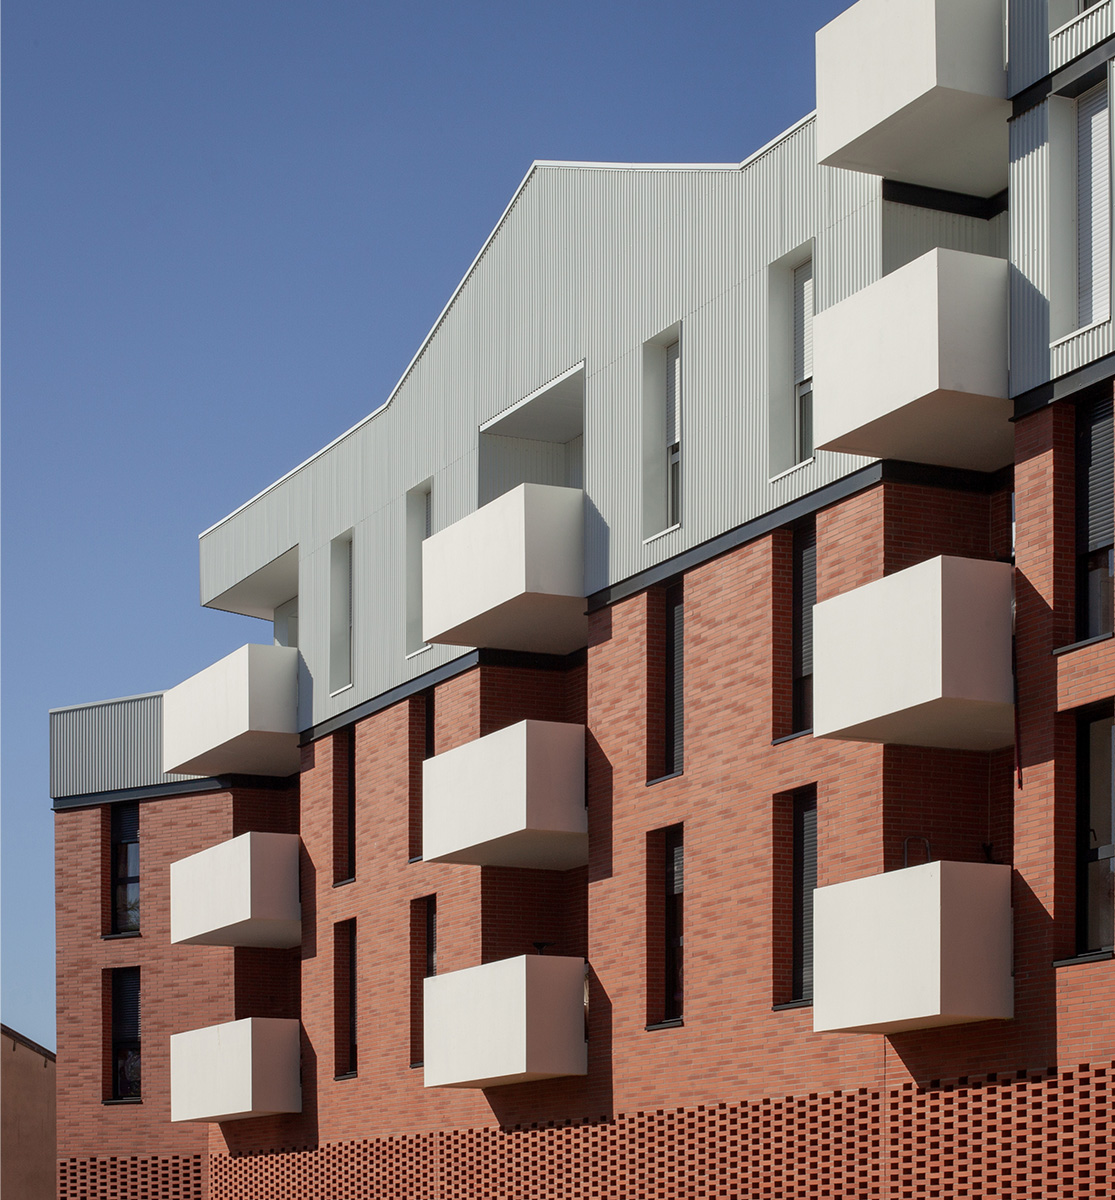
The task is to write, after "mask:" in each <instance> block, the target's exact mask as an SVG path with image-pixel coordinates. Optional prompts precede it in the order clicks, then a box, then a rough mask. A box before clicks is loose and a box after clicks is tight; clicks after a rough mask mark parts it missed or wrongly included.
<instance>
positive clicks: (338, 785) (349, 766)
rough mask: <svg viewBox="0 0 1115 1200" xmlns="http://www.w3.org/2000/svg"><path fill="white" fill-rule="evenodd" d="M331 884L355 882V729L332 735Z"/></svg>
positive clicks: (350, 728) (353, 727) (353, 726)
mask: <svg viewBox="0 0 1115 1200" xmlns="http://www.w3.org/2000/svg"><path fill="white" fill-rule="evenodd" d="M333 754H334V762H333V882H334V883H348V882H349V881H350V880H352V879H355V878H356V726H355V725H351V726H349V728H347V729H341V730H338V732H337V733H335V734H334V735H333Z"/></svg>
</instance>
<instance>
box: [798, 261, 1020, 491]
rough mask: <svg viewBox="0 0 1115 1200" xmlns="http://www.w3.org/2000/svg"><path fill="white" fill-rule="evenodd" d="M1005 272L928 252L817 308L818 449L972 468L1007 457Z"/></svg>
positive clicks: (1010, 441)
mask: <svg viewBox="0 0 1115 1200" xmlns="http://www.w3.org/2000/svg"><path fill="white" fill-rule="evenodd" d="M1007 271H1008V266H1007V263H1006V261H1005V260H1004V259H999V258H989V257H987V256H986V255H982V254H965V253H962V252H961V251H958V250H931V251H930V252H929V253H928V254H924V255H922V256H921V258H917V259H915V260H914V261H913V262H911V263H907V264H906V265H905V266H904V267H901V268H899V270H897V271H895V272H893V273H892V274H890V275H886V276H884V277H883V278H882V279H880V280H879V281H878V282H877V283H873V284H872V285H871V286H870V287H867V288H864V289H863V290H862V291H860V292H856V293H855V294H854V295H852V296H849V297H848V298H847V299H846V300H843V301H841V302H840V303H839V304H836V305H833V307H832V308H829V309H826V310H825V311H824V312H821V313H818V314H817V316H816V317H815V318H814V321H813V388H814V391H813V424H814V432H815V440H816V443H817V445H818V446H819V447H820V448H821V449H822V450H841V451H844V452H846V453H848V454H867V455H870V456H871V457H873V458H901V459H907V460H909V461H910V462H921V463H934V464H937V465H939V466H947V467H967V468H970V469H972V470H976V471H993V470H996V469H997V468H999V467H1002V466H1005V465H1006V464H1007V463H1009V462H1011V461H1012V460H1013V456H1014V426H1013V425H1011V423H1010V418H1011V415H1012V413H1013V409H1012V407H1011V403H1010V401H1009V400H1008V399H1007V390H1008V389H1007Z"/></svg>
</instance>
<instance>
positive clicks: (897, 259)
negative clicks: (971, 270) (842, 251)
mask: <svg viewBox="0 0 1115 1200" xmlns="http://www.w3.org/2000/svg"><path fill="white" fill-rule="evenodd" d="M995 220H996V221H999V218H996V219H995ZM999 232H1000V226H999V225H997V224H994V223H993V222H992V221H982V220H980V218H979V217H963V216H960V215H959V214H957V213H947V212H938V211H937V210H936V209H930V208H915V207H914V206H913V205H910V204H892V203H890V202H889V201H885V202H884V203H883V274H884V275H889V274H890V273H891V272H892V271H897V270H898V268H899V267H903V266H905V265H906V264H907V263H909V262H913V261H914V259H915V258H920V257H921V256H922V255H923V254H925V253H927V252H928V251H929V250H932V249H934V248H936V247H938V246H940V247H944V248H945V249H948V250H963V251H965V252H967V253H969V254H987V255H993V256H996V257H1000V258H1005V257H1006V253H1005V251H1004V252H1003V253H997V252H998V251H999V250H1000V248H1001V241H1002V239H1001V237H1000V236H999Z"/></svg>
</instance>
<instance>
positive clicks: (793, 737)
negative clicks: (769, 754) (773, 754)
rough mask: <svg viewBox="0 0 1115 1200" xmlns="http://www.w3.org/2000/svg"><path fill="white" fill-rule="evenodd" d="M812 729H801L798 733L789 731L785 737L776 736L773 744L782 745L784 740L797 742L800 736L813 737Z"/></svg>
mask: <svg viewBox="0 0 1115 1200" xmlns="http://www.w3.org/2000/svg"><path fill="white" fill-rule="evenodd" d="M812 736H813V730H812V729H799V730H798V731H797V733H788V734H786V736H785V737H779V738H774V739H773V740H772V741H771V745H772V746H781V745H782V743H783V742H796V741H797V740H798V738H803V737H812Z"/></svg>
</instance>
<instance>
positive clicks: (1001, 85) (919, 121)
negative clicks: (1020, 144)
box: [817, 0, 1011, 196]
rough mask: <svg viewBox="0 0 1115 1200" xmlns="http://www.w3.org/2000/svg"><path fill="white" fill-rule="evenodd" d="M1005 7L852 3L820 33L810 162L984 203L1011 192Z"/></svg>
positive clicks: (960, 0)
mask: <svg viewBox="0 0 1115 1200" xmlns="http://www.w3.org/2000/svg"><path fill="white" fill-rule="evenodd" d="M1004 43H1005V39H1004V21H1003V3H1002V0H859V3H858V4H854V5H853V6H852V7H851V8H849V9H848V10H847V11H845V12H843V13H841V14H840V16H838V17H837V18H836V19H835V20H834V21H831V22H829V24H828V25H826V26H825V27H824V28H823V29H821V30H819V31H818V33H817V160H818V162H821V163H824V164H825V165H826V166H830V167H845V168H847V169H848V170H852V171H866V172H868V173H869V174H872V175H885V176H887V177H888V178H890V179H896V180H901V181H903V182H905V183H914V184H920V185H922V186H924V187H932V188H942V189H944V190H946V191H951V192H966V193H968V194H971V195H976V196H992V195H994V194H995V193H996V192H1000V191H1002V190H1003V188H1005V187H1006V186H1007V162H1008V150H1007V120H1008V118H1009V117H1010V114H1011V106H1010V103H1009V102H1008V101H1007V99H1006V69H1005V53H1004Z"/></svg>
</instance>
